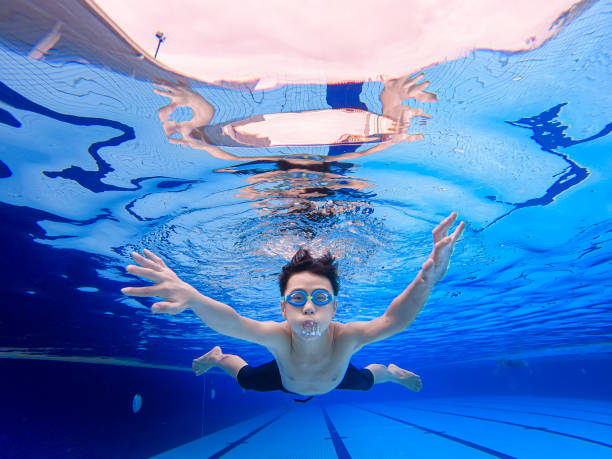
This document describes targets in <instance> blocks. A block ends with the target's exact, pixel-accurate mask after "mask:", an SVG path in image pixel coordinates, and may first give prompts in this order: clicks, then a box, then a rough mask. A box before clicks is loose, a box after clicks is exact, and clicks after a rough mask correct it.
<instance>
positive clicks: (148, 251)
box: [144, 249, 166, 266]
mask: <svg viewBox="0 0 612 459" xmlns="http://www.w3.org/2000/svg"><path fill="white" fill-rule="evenodd" d="M144 254H145V255H146V256H147V257H149V259H151V260H153V261H154V262H155V263H158V264H160V265H162V266H166V263H164V260H162V259H161V258H160V257H158V256H157V255H155V254H154V253H153V252H151V251H150V250H149V249H144Z"/></svg>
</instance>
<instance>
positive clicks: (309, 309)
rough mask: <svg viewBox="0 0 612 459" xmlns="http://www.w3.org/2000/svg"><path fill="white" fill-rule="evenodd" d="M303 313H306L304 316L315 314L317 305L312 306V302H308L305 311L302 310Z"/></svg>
mask: <svg viewBox="0 0 612 459" xmlns="http://www.w3.org/2000/svg"><path fill="white" fill-rule="evenodd" d="M302 311H303V312H304V314H314V312H315V305H314V304H312V301H310V300H308V301H307V302H306V304H305V305H304V309H302Z"/></svg>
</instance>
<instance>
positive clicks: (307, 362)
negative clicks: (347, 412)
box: [268, 322, 358, 395]
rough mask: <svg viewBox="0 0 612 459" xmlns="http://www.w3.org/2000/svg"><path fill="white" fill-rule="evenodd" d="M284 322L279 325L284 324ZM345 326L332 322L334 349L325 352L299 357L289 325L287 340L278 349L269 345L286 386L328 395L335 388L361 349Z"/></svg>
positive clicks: (330, 328) (330, 330) (332, 347)
mask: <svg viewBox="0 0 612 459" xmlns="http://www.w3.org/2000/svg"><path fill="white" fill-rule="evenodd" d="M283 325H284V324H279V326H283ZM344 327H345V325H343V324H341V323H339V322H332V323H331V324H330V326H329V333H330V334H331V338H332V341H331V350H330V352H328V353H326V354H325V355H320V354H319V355H313V356H312V357H308V358H299V357H298V356H297V355H296V354H295V352H294V351H293V348H292V345H291V334H290V332H289V330H288V327H286V330H287V333H286V340H284V341H285V342H284V343H283V345H282V346H279V347H278V348H277V349H272V348H268V350H269V351H270V352H271V353H272V355H274V358H275V359H276V362H277V364H278V369H279V371H280V374H281V380H282V382H283V386H284V387H285V389H287V390H288V391H291V392H295V393H298V394H302V395H318V394H325V393H327V392H329V391H331V390H333V389H334V388H335V387H336V386H337V385H338V384H340V382H341V381H342V378H343V377H344V374H345V373H346V369H347V368H348V364H349V361H350V359H351V356H352V355H353V354H354V353H355V352H357V350H358V348H357V347H356V346H355V344H354V340H352V339H351V337H350V336H349V335H348V334H347V333H343V332H344V331H345V330H343V328H344Z"/></svg>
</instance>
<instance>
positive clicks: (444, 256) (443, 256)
mask: <svg viewBox="0 0 612 459" xmlns="http://www.w3.org/2000/svg"><path fill="white" fill-rule="evenodd" d="M455 220H457V213H456V212H453V213H452V214H450V215H449V216H448V217H446V218H445V219H444V220H442V222H441V223H440V224H439V225H438V226H437V227H436V229H434V230H433V232H432V233H433V238H434V248H433V250H432V252H431V255H429V258H428V259H427V261H426V262H425V263H423V267H422V269H421V277H422V278H423V280H424V281H425V282H427V283H430V284H432V285H433V284H435V283H437V282H438V281H439V280H440V279H442V278H443V277H444V275H445V274H446V270H447V269H448V264H449V262H450V257H451V255H452V254H453V248H454V247H455V242H457V239H459V237H460V236H461V234H462V233H463V230H464V228H465V222H461V223H459V225H458V226H457V229H455V231H454V232H453V234H451V235H450V236H447V234H448V230H449V229H450V227H451V226H453V223H455Z"/></svg>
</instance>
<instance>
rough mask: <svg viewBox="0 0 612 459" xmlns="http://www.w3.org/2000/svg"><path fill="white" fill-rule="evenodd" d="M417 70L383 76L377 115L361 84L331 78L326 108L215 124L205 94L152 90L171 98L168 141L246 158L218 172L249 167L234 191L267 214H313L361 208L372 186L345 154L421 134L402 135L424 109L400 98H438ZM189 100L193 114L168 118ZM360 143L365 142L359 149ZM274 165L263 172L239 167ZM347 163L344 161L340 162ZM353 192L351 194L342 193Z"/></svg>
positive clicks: (165, 120) (165, 115)
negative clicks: (250, 151) (355, 174)
mask: <svg viewBox="0 0 612 459" xmlns="http://www.w3.org/2000/svg"><path fill="white" fill-rule="evenodd" d="M422 76H423V75H422V74H420V75H417V76H415V77H400V78H396V79H388V80H384V81H383V86H382V91H381V93H380V96H379V98H380V102H381V103H382V110H381V114H377V113H373V112H371V111H369V110H368V109H367V107H366V105H365V104H364V103H363V102H362V101H361V100H359V95H360V93H361V90H362V86H363V84H362V83H349V84H342V85H328V86H327V97H326V103H327V105H329V106H331V107H332V108H331V109H321V110H304V111H299V112H277V113H267V114H263V115H261V114H259V115H253V116H250V117H248V118H245V119H236V120H229V121H225V122H221V123H213V122H212V120H213V117H214V115H215V109H214V107H213V106H212V104H211V103H210V102H209V101H207V100H206V99H205V98H204V97H203V96H202V95H200V94H198V93H197V92H195V91H194V90H192V89H191V88H189V87H187V86H186V85H185V86H177V85H170V84H167V83H158V84H157V85H158V86H159V88H156V89H154V90H155V92H156V93H157V94H160V95H163V96H165V97H168V98H169V99H170V102H169V103H168V104H167V105H165V106H164V107H161V108H160V109H159V110H158V115H159V118H160V120H161V122H162V126H163V128H164V131H165V133H166V135H167V137H168V140H169V141H170V142H171V143H174V144H178V145H183V146H190V147H192V148H196V149H199V150H204V151H206V152H207V153H208V154H210V155H211V156H213V157H215V158H217V159H223V160H227V161H244V160H247V161H248V162H247V163H243V164H241V165H238V166H233V167H229V168H223V169H217V170H216V172H229V173H242V174H251V175H250V176H249V177H248V178H247V182H248V186H246V187H245V188H243V189H242V190H241V191H240V192H239V193H237V194H236V197H239V198H246V199H248V200H250V201H251V202H252V203H253V206H254V207H255V208H256V209H257V210H258V211H259V212H261V213H265V214H278V213H283V214H292V213H301V214H307V215H310V214H312V216H313V217H316V216H325V215H333V214H336V213H343V212H347V211H353V210H354V209H355V208H359V207H363V206H364V205H367V204H366V202H365V201H366V200H367V198H368V197H371V196H373V195H372V194H371V193H367V192H364V191H362V190H365V189H366V188H372V187H374V186H375V185H374V184H372V183H371V182H369V181H367V180H364V179H359V178H348V177H347V176H346V175H345V174H344V172H345V171H346V170H347V169H348V168H352V167H353V165H352V164H350V163H348V164H347V163H342V161H347V160H350V159H355V158H360V157H364V156H367V155H371V154H374V153H377V152H380V151H383V150H385V149H386V148H388V147H390V146H391V145H395V144H398V143H401V142H412V141H415V140H420V139H422V138H423V135H422V134H407V133H406V130H407V129H408V128H409V127H410V121H411V120H412V119H413V118H415V117H421V118H429V116H428V115H426V114H424V112H423V110H422V109H415V108H412V107H409V106H407V105H404V104H403V101H404V100H405V99H407V98H414V99H416V100H418V101H420V102H435V101H436V100H437V98H436V95H435V94H433V93H430V92H426V91H425V89H426V88H427V87H428V86H429V82H428V81H424V82H419V80H420V79H421V78H422ZM179 107H188V108H190V109H191V111H192V118H191V119H190V120H188V121H180V122H179V121H172V120H170V117H171V115H172V113H173V112H174V111H175V110H176V109H177V108H179ZM364 144H371V145H372V146H371V147H370V148H367V149H365V150H361V151H357V149H358V148H359V147H361V146H363V145H364ZM313 145H318V146H321V145H325V146H328V148H329V151H328V154H327V156H323V155H312V154H310V155H299V154H298V155H261V156H256V155H249V156H238V155H236V154H234V153H231V152H230V151H228V149H229V148H231V147H251V148H254V149H255V148H259V149H262V148H266V147H275V146H276V147H278V146H291V147H296V146H298V147H300V146H303V147H306V146H313ZM263 164H267V165H271V166H273V167H274V169H272V170H270V169H268V170H266V171H263V172H261V171H260V170H257V169H258V168H257V167H255V168H251V169H250V170H249V171H247V170H244V169H243V166H257V165H263ZM340 165H344V166H347V167H340ZM348 195H350V197H351V198H352V199H350V200H347V199H346V197H347V196H348Z"/></svg>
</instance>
